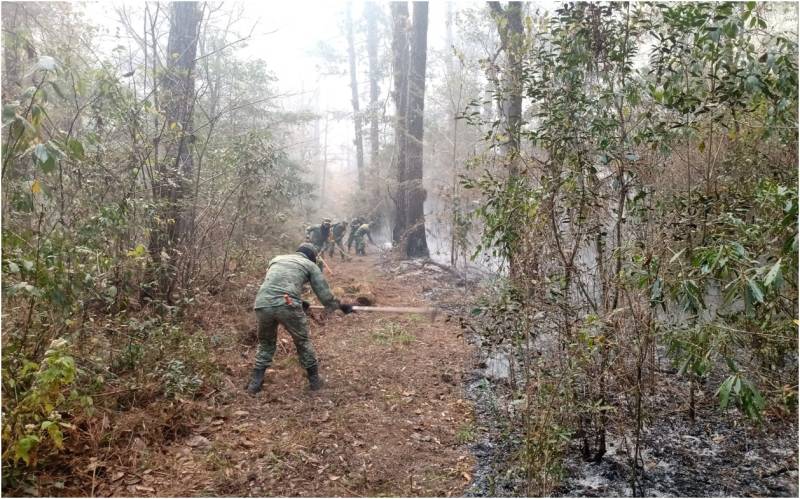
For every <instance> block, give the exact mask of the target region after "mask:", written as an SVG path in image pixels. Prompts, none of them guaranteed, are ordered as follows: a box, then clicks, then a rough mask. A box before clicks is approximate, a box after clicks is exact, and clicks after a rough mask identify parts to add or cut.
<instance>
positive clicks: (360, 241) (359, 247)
mask: <svg viewBox="0 0 800 499" xmlns="http://www.w3.org/2000/svg"><path fill="white" fill-rule="evenodd" d="M355 243H356V255H366V254H367V252H366V249H367V242H366V241H364V238H363V237H357V238H356V239H355Z"/></svg>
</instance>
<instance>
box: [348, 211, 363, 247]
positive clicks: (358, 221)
mask: <svg viewBox="0 0 800 499" xmlns="http://www.w3.org/2000/svg"><path fill="white" fill-rule="evenodd" d="M363 224H364V219H363V218H361V217H356V218H354V219H353V220H352V221H351V222H350V234H349V235H348V236H347V252H348V253H350V248H351V247H352V246H353V241H354V240H355V238H356V231H357V230H358V228H359V227H361V226H362V225H363Z"/></svg>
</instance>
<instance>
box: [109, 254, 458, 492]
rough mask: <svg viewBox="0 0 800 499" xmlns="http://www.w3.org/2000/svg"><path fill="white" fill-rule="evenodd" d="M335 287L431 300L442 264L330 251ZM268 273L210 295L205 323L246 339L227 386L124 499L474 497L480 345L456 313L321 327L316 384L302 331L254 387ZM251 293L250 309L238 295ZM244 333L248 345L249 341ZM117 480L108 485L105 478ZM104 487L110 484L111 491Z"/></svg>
mask: <svg viewBox="0 0 800 499" xmlns="http://www.w3.org/2000/svg"><path fill="white" fill-rule="evenodd" d="M330 265H331V267H332V268H333V271H334V274H333V275H332V276H330V275H329V276H328V279H329V283H330V284H331V287H332V288H334V289H335V290H336V291H337V292H338V293H339V294H342V293H344V294H346V295H348V296H350V297H352V295H353V294H354V293H355V292H356V290H358V291H359V292H363V291H364V290H371V291H372V293H373V294H374V296H375V299H376V304H380V305H410V306H414V305H426V304H427V302H426V301H425V299H424V296H423V295H424V293H425V292H426V291H429V290H430V289H431V287H432V286H441V283H440V282H437V281H438V280H437V279H436V273H430V274H426V273H422V272H417V273H416V274H415V275H407V276H403V275H400V276H390V275H388V274H387V273H386V272H384V271H382V270H381V269H380V267H379V262H378V257H377V256H374V255H373V256H367V257H359V258H353V260H351V261H348V262H342V261H340V260H338V259H336V260H334V261H331V263H330ZM260 278H261V276H260V275H259V276H253V277H252V278H248V282H247V286H245V287H242V289H241V291H240V292H239V296H238V297H235V300H232V301H231V303H228V304H225V303H218V302H211V301H209V303H207V304H205V305H204V307H203V308H204V310H203V313H202V314H201V315H200V316H199V317H198V319H197V322H198V325H199V326H202V327H204V328H209V329H208V330H217V331H228V332H229V333H228V334H231V335H232V336H234V338H235V337H236V336H237V335H236V332H237V331H238V333H239V334H238V337H239V341H233V342H232V343H231V344H229V345H227V347H225V346H223V347H222V348H221V349H220V351H219V352H218V353H217V354H216V355H217V358H216V359H215V362H216V363H217V364H218V365H221V366H223V370H224V373H223V374H222V375H223V376H224V379H223V380H221V381H222V384H223V386H226V387H227V393H224V394H222V393H220V394H219V396H212V397H211V398H209V399H207V400H206V401H205V402H202V403H201V404H202V407H198V408H197V409H198V410H202V411H203V413H204V414H209V416H204V417H203V419H202V420H201V422H200V423H199V424H196V425H193V427H192V428H187V429H186V430H185V431H184V432H183V433H185V434H182V435H181V436H180V437H179V438H177V439H175V440H174V441H173V442H170V443H169V444H166V445H165V446H164V447H163V448H162V449H158V450H156V449H152V452H151V453H150V454H149V456H150V457H149V458H147V456H148V453H147V452H146V451H145V452H144V453H143V455H144V456H145V457H144V458H143V460H142V463H141V465H140V466H139V468H140V470H141V471H140V472H139V474H138V476H136V477H134V478H133V480H129V479H128V477H126V478H125V479H120V480H118V482H116V483H113V484H107V490H108V492H110V493H113V494H114V495H157V496H195V495H200V496H212V495H213V496H216V495H235V496H251V495H252V496H383V495H388V496H446V495H461V494H463V492H464V490H465V488H466V485H467V483H468V481H469V478H470V476H469V473H470V472H471V470H472V468H473V464H474V462H473V458H472V456H471V455H470V454H469V451H468V449H467V446H466V441H468V440H469V439H470V438H471V434H472V431H473V430H472V424H473V423H472V407H471V405H470V403H469V402H468V401H466V400H464V389H463V385H462V377H463V373H464V371H465V366H466V364H467V362H468V358H469V355H470V350H469V346H468V345H467V343H466V341H465V340H464V339H463V337H462V336H461V334H460V329H459V328H458V325H457V324H456V323H455V321H452V322H448V321H447V319H446V317H444V316H442V317H438V318H436V319H435V320H433V321H431V320H430V319H429V318H426V317H420V316H413V315H386V314H366V313H362V314H353V315H350V316H346V317H344V316H340V314H338V313H337V314H336V316H335V317H331V318H328V319H327V320H326V321H325V322H324V323H322V324H317V323H315V322H313V321H312V323H311V336H312V341H313V343H314V346H315V348H316V350H317V354H318V356H319V361H320V371H321V373H322V374H323V376H324V377H325V379H326V380H327V386H326V387H325V389H323V390H322V391H321V392H320V393H319V394H311V393H310V392H308V390H307V389H306V380H305V377H304V373H303V371H302V369H301V368H300V366H299V364H298V362H297V360H296V356H295V352H294V347H293V345H292V343H291V339H290V338H289V336H288V334H286V333H285V332H284V331H281V332H280V333H279V348H278V352H277V354H276V358H275V361H274V365H273V368H272V369H271V370H270V371H268V375H267V380H266V382H265V385H264V390H263V391H262V393H260V394H259V395H258V396H256V397H250V396H248V395H246V394H245V393H244V391H243V385H244V383H245V380H246V379H247V376H248V374H249V372H250V369H251V367H252V361H253V356H254V354H255V351H256V346H255V342H254V334H255V318H254V317H253V315H252V312H250V311H249V310H248V309H249V304H250V303H251V302H252V296H253V295H254V293H255V289H256V287H257V286H258V285H259V284H260ZM242 300H245V303H244V305H240V304H239V302H241V301H242ZM242 342H245V343H246V344H244V345H243V344H242ZM103 489H106V486H104V487H103ZM103 491H104V492H105V490H103Z"/></svg>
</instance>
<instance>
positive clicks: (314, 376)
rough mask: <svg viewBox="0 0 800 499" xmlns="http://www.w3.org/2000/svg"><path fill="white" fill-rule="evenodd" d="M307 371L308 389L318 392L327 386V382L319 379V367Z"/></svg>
mask: <svg viewBox="0 0 800 499" xmlns="http://www.w3.org/2000/svg"><path fill="white" fill-rule="evenodd" d="M306 371H307V372H308V388H309V389H310V390H312V391H316V390H319V389H320V388H322V387H323V386H325V381H324V380H323V379H322V378H320V377H319V368H318V367H317V366H314V367H309V368H308V369H306Z"/></svg>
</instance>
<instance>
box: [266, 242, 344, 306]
mask: <svg viewBox="0 0 800 499" xmlns="http://www.w3.org/2000/svg"><path fill="white" fill-rule="evenodd" d="M307 282H309V283H311V289H313V290H314V293H315V294H316V295H317V297H318V298H319V300H320V301H321V302H322V304H323V305H325V308H327V309H329V310H335V309H337V308H339V300H337V299H336V298H335V297H334V296H333V293H331V290H330V288H328V283H327V282H325V277H323V276H322V271H321V270H319V267H317V266H316V264H314V262H312V261H311V260H309V259H308V258H306V257H305V255H303V254H302V253H293V254H291V255H279V256H276V257H275V258H273V259H272V260H271V261H270V262H269V267H268V268H267V275H266V277H265V278H264V282H263V283H262V284H261V288H259V290H258V294H256V301H255V303H254V304H253V308H254V309H256V308H264V307H278V306H281V305H285V304H286V298H285V297H284V295H289V298H291V299H292V301H293V302H294V303H295V304H297V306H299V305H300V302H301V298H300V295H301V293H302V292H303V285H304V284H305V283H307Z"/></svg>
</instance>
